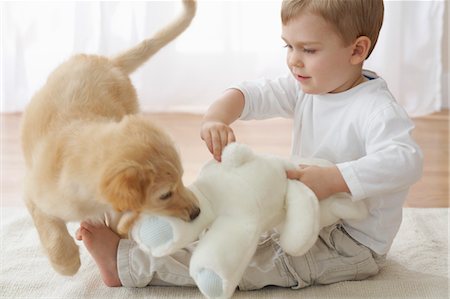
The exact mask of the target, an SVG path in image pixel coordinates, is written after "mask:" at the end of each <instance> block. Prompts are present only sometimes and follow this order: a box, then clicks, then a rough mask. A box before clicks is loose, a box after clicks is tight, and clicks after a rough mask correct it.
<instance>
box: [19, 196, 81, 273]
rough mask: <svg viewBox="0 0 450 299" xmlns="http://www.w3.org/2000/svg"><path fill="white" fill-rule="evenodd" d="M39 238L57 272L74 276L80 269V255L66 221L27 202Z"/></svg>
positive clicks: (29, 201)
mask: <svg viewBox="0 0 450 299" xmlns="http://www.w3.org/2000/svg"><path fill="white" fill-rule="evenodd" d="M26 204H27V207H28V210H29V212H30V214H31V216H32V218H33V221H34V225H35V226H36V229H37V231H38V233H39V238H40V240H41V244H42V246H43V247H44V250H45V252H46V254H47V256H48V258H49V259H50V262H51V264H52V266H53V268H54V269H55V271H56V272H58V273H60V274H62V275H69V276H72V275H74V274H75V273H77V271H78V269H79V268H80V253H79V250H78V246H77V245H76V244H75V241H74V239H73V238H72V237H71V236H70V234H69V232H68V231H67V226H66V224H65V222H64V221H62V220H61V219H59V218H55V217H52V216H49V215H47V214H45V213H43V212H42V211H41V210H40V209H39V208H38V207H37V206H36V205H35V204H34V203H33V202H32V201H31V200H29V199H27V201H26Z"/></svg>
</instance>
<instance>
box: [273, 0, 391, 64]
mask: <svg viewBox="0 0 450 299" xmlns="http://www.w3.org/2000/svg"><path fill="white" fill-rule="evenodd" d="M304 12H308V13H313V14H317V15H319V16H320V17H322V18H324V19H325V21H327V22H329V23H330V24H331V25H333V27H334V28H335V29H336V31H337V33H338V34H339V35H340V36H341V37H342V39H343V41H344V43H345V45H350V44H351V43H352V42H354V41H355V40H356V39H357V38H358V37H360V36H367V37H368V38H369V39H370V41H371V45H370V49H369V52H368V54H367V57H369V56H370V54H371V53H372V50H373V48H374V47H375V44H376V43H377V40H378V34H379V33H380V29H381V25H382V24H383V15H384V5H383V0H284V1H283V4H282V6H281V21H282V23H283V25H286V24H287V23H288V22H289V21H291V20H292V19H294V18H295V17H297V16H298V15H300V14H301V13H304Z"/></svg>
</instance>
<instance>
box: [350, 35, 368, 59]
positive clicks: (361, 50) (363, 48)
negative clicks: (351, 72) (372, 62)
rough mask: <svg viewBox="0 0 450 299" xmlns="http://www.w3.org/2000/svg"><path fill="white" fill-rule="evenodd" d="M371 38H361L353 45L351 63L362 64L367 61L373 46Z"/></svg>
mask: <svg viewBox="0 0 450 299" xmlns="http://www.w3.org/2000/svg"><path fill="white" fill-rule="evenodd" d="M371 44H372V43H371V41H370V38H368V37H367V36H360V37H358V38H357V39H356V41H355V42H354V43H353V52H352V57H351V58H350V62H351V63H352V64H360V63H363V62H364V60H366V58H367V55H368V54H369V49H370V45H371Z"/></svg>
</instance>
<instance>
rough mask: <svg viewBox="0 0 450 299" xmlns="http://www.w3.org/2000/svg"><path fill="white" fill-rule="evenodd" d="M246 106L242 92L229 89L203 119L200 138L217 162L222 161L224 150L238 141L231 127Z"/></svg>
mask: <svg viewBox="0 0 450 299" xmlns="http://www.w3.org/2000/svg"><path fill="white" fill-rule="evenodd" d="M244 104H245V100H244V95H243V94H242V92H241V91H239V90H237V89H229V90H227V91H225V93H224V94H223V95H222V96H221V97H220V98H219V99H218V100H217V101H216V102H214V103H213V104H212V105H211V106H210V107H209V109H208V111H207V112H206V114H205V116H204V117H203V121H202V125H201V129H200V136H201V138H202V139H203V140H204V141H205V143H206V145H207V147H208V149H209V151H210V152H211V153H212V154H213V156H214V159H216V160H217V161H220V157H221V155H222V150H223V148H224V147H225V146H226V145H227V144H229V143H231V142H234V141H236V137H235V135H234V132H233V130H232V129H231V128H230V126H229V125H230V124H232V123H233V122H234V121H235V120H236V119H238V118H239V116H240V115H241V113H242V110H243V109H244Z"/></svg>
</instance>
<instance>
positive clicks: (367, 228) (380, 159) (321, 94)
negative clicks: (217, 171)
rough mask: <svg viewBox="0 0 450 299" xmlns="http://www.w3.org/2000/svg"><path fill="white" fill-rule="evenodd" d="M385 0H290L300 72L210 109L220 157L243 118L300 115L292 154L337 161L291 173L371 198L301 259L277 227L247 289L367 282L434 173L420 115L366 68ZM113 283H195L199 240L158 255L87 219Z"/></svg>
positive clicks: (92, 245) (95, 250) (317, 185)
mask: <svg viewBox="0 0 450 299" xmlns="http://www.w3.org/2000/svg"><path fill="white" fill-rule="evenodd" d="M383 9H384V8H383V2H382V0H371V1H367V0H352V1H348V0H316V1H314V0H292V1H284V2H283V4H282V13H281V15H282V38H283V40H284V41H285V42H286V48H287V64H288V67H289V69H290V71H291V74H289V76H287V77H282V78H278V79H275V80H265V81H253V82H243V83H241V84H239V85H236V86H234V87H233V88H232V89H229V90H227V91H226V92H225V93H224V95H223V96H222V97H221V98H220V99H219V100H218V101H216V102H215V103H214V104H213V105H212V106H211V107H210V109H209V110H208V112H207V113H206V115H205V117H204V122H203V124H202V127H201V136H202V139H203V140H205V142H206V144H207V146H208V148H209V150H210V151H211V153H212V154H213V155H214V157H215V159H217V160H220V155H221V152H222V149H223V148H224V147H225V145H226V144H228V143H230V142H233V141H235V136H234V133H233V130H232V129H231V128H230V126H229V125H230V124H231V123H232V122H234V121H235V120H237V119H238V118H240V119H263V118H270V117H277V116H281V117H289V118H293V119H294V124H293V129H294V132H293V147H292V154H293V155H294V156H301V157H305V158H312V157H314V158H322V159H326V160H329V161H332V162H333V163H335V166H334V167H315V166H310V167H302V166H300V167H299V169H298V170H295V171H290V172H288V173H287V176H288V177H289V178H291V179H298V180H300V181H302V182H303V183H305V184H306V185H307V186H309V187H310V188H311V189H312V190H313V191H314V192H315V194H316V195H317V197H318V198H319V200H321V199H324V198H327V197H328V196H330V195H332V194H334V193H337V192H348V193H350V194H351V195H352V197H353V200H355V201H358V200H364V201H365V202H366V204H367V206H368V208H369V217H368V218H367V219H365V220H363V221H342V222H340V223H337V224H335V225H332V226H330V227H327V228H324V229H323V230H322V231H321V232H320V236H319V239H318V241H317V242H316V244H315V245H314V246H313V247H312V248H311V250H310V251H309V252H308V253H307V254H305V255H304V256H301V257H291V256H288V255H286V254H285V253H284V252H283V251H282V250H281V248H280V246H279V245H278V237H279V236H278V235H277V233H272V234H271V235H269V236H268V237H267V238H265V239H263V240H262V242H261V244H260V245H259V247H258V249H257V252H256V254H255V256H254V258H253V261H252V262H251V265H250V266H249V267H248V269H247V270H246V272H245V273H244V277H243V279H242V281H241V283H240V284H239V288H240V289H244V290H250V289H258V288H262V287H264V286H267V285H277V286H282V287H292V288H302V287H306V286H309V285H312V284H329V283H334V282H338V281H344V280H360V279H365V278H367V277H370V276H372V275H375V274H376V273H378V271H379V267H380V266H381V264H382V262H383V260H384V257H385V255H386V253H387V252H388V250H389V248H390V246H391V244H392V241H393V239H394V237H395V235H396V233H397V231H398V228H399V226H400V223H401V218H402V205H403V202H404V200H405V198H406V194H407V192H408V189H409V187H410V186H411V185H412V184H413V183H414V182H416V181H417V180H418V179H419V178H420V176H421V173H422V155H421V152H420V149H419V148H418V146H417V145H416V143H415V142H414V141H413V140H412V138H411V136H410V132H411V130H412V129H413V127H414V126H413V123H412V122H411V120H410V119H409V118H408V116H407V114H406V113H405V112H404V111H403V109H402V108H401V107H400V106H399V105H398V104H397V103H396V102H395V99H394V98H393V96H392V95H391V93H390V92H389V90H388V88H387V86H386V83H385V81H384V80H383V79H381V78H379V77H377V76H376V75H375V74H374V73H371V72H367V71H363V69H362V66H363V62H364V60H365V59H366V58H367V57H368V56H369V55H370V53H371V52H372V50H373V48H374V46H375V44H376V41H377V37H378V33H379V31H380V28H381V25H382V21H383ZM77 235H78V238H79V239H82V240H83V241H84V243H85V245H86V247H87V248H88V250H89V251H90V253H91V254H92V256H93V258H94V259H95V261H96V262H97V265H98V266H99V268H100V271H101V274H102V277H103V280H104V282H105V283H106V284H107V285H110V286H119V285H124V286H135V287H142V286H146V285H149V284H151V285H194V282H193V280H192V279H191V278H190V277H189V272H188V265H189V258H190V255H191V248H187V249H185V250H183V251H180V252H178V253H177V254H175V255H173V256H171V257H167V258H161V259H156V258H153V257H151V256H149V255H147V254H145V253H144V252H142V251H141V250H140V249H139V247H138V246H137V245H136V243H134V242H133V241H132V240H120V239H119V237H118V236H117V235H115V234H114V233H113V232H112V231H111V230H109V228H107V227H104V226H100V227H99V226H93V225H90V224H88V223H82V225H81V228H80V230H79V232H78V234H77Z"/></svg>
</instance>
